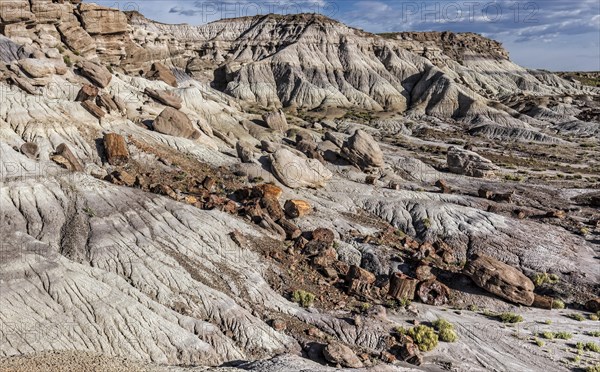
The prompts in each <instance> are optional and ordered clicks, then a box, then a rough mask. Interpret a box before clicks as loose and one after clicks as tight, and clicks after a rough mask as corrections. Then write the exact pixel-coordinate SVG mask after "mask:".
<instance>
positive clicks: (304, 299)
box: [292, 289, 315, 307]
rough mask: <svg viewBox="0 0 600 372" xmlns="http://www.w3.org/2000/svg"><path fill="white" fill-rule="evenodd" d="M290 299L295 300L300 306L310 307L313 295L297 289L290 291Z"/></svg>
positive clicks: (313, 299)
mask: <svg viewBox="0 0 600 372" xmlns="http://www.w3.org/2000/svg"><path fill="white" fill-rule="evenodd" d="M292 301H294V302H297V303H298V304H300V306H302V307H311V306H312V304H313V302H314V301H315V295H314V294H312V293H310V292H306V291H303V290H301V289H298V290H295V291H294V293H292Z"/></svg>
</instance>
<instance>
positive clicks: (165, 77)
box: [146, 62, 177, 88]
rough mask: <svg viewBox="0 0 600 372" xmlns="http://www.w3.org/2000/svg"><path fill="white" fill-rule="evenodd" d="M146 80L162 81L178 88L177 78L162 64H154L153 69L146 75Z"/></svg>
mask: <svg viewBox="0 0 600 372" xmlns="http://www.w3.org/2000/svg"><path fill="white" fill-rule="evenodd" d="M146 78H148V79H150V80H162V81H164V82H165V83H167V84H169V85H170V86H172V87H175V88H176V87H177V78H176V77H175V75H173V73H172V72H171V70H169V69H168V68H167V67H166V66H165V65H163V64H162V63H160V62H154V63H153V64H152V68H151V69H150V71H148V73H147V74H146Z"/></svg>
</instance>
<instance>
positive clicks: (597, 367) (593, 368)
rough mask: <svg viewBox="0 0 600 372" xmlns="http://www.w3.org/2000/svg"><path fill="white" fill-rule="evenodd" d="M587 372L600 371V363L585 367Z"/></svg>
mask: <svg viewBox="0 0 600 372" xmlns="http://www.w3.org/2000/svg"><path fill="white" fill-rule="evenodd" d="M585 372H600V364H596V365H595V366H589V367H587V368H586V369H585Z"/></svg>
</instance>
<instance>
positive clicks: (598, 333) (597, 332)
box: [585, 331, 600, 337]
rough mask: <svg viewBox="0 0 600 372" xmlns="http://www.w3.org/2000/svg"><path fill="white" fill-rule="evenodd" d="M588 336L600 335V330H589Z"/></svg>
mask: <svg viewBox="0 0 600 372" xmlns="http://www.w3.org/2000/svg"><path fill="white" fill-rule="evenodd" d="M585 334H586V335H588V336H592V337H600V331H589V332H586V333H585Z"/></svg>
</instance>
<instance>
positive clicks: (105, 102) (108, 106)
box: [96, 94, 121, 112]
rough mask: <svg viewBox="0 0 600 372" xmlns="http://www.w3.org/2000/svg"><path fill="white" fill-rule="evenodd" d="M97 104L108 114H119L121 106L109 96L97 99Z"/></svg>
mask: <svg viewBox="0 0 600 372" xmlns="http://www.w3.org/2000/svg"><path fill="white" fill-rule="evenodd" d="M96 104H97V105H98V106H100V107H102V108H104V109H105V110H106V111H108V112H119V111H121V110H120V109H119V105H118V104H117V103H116V102H115V100H114V99H113V98H112V97H111V96H110V95H108V94H102V95H100V96H98V97H97V98H96Z"/></svg>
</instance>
